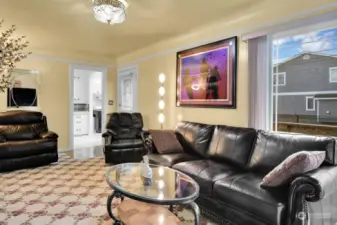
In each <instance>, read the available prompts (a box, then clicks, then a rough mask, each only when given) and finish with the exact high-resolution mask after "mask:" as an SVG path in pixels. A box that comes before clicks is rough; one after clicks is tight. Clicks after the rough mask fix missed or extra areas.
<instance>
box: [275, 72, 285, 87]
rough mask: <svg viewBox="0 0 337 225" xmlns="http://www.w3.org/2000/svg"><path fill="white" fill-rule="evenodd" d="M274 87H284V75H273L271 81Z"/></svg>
mask: <svg viewBox="0 0 337 225" xmlns="http://www.w3.org/2000/svg"><path fill="white" fill-rule="evenodd" d="M273 84H274V86H285V85H286V73H275V74H274V79H273Z"/></svg>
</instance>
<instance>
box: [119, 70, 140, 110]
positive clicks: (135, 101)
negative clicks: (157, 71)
mask: <svg viewBox="0 0 337 225" xmlns="http://www.w3.org/2000/svg"><path fill="white" fill-rule="evenodd" d="M126 71H132V72H133V73H134V74H135V77H134V82H135V84H134V90H133V92H132V93H133V110H134V111H135V112H137V111H138V65H132V66H126V67H122V68H118V70H117V93H118V95H117V110H118V112H120V111H121V110H120V106H119V100H120V98H121V89H120V88H121V87H120V83H119V82H120V76H122V73H124V72H126Z"/></svg>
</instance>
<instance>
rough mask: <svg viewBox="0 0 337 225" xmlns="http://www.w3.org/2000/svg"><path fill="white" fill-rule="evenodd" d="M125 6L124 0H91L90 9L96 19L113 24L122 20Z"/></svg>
mask: <svg viewBox="0 0 337 225" xmlns="http://www.w3.org/2000/svg"><path fill="white" fill-rule="evenodd" d="M126 8H127V3H126V2H125V0H93V8H92V11H93V13H94V15H95V18H96V19H97V20H98V21H100V22H102V23H107V24H115V23H123V22H124V20H125V10H126Z"/></svg>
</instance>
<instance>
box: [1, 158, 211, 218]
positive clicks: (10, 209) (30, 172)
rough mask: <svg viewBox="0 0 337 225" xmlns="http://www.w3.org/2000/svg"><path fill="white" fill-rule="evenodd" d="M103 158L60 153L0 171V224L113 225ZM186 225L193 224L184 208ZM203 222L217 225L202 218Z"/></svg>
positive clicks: (189, 213)
mask: <svg viewBox="0 0 337 225" xmlns="http://www.w3.org/2000/svg"><path fill="white" fill-rule="evenodd" d="M107 167H108V166H107V165H105V163H104V159H103V158H93V159H88V160H75V159H72V158H70V157H69V156H67V155H65V154H61V155H60V158H59V162H57V163H54V164H51V165H48V166H43V167H38V168H34V169H26V170H19V171H14V172H9V173H2V174H0V225H17V224H18V225H19V224H24V225H47V224H48V225H49V224H53V225H56V224H59V225H96V224H97V225H108V224H109V225H111V224H112V220H111V218H110V217H109V216H108V214H107V210H106V200H107V196H108V195H109V194H110V193H111V191H112V190H111V188H110V187H109V186H108V185H107V182H106V180H105V176H104V174H105V171H106V169H107ZM178 217H179V218H180V220H181V221H182V224H183V225H192V224H194V218H193V215H192V213H191V212H190V211H188V210H184V209H181V210H179V212H178ZM202 224H203V225H206V224H207V225H214V224H215V223H211V222H210V221H207V220H205V219H203V221H202Z"/></svg>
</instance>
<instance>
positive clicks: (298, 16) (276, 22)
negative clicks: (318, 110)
mask: <svg viewBox="0 0 337 225" xmlns="http://www.w3.org/2000/svg"><path fill="white" fill-rule="evenodd" d="M335 7H337V2H335V3H331V4H327V5H324V6H320V7H317V8H314V9H310V10H306V11H302V12H299V13H295V14H292V15H289V16H286V17H283V18H280V19H277V20H271V21H268V22H265V23H261V24H258V25H255V26H251V27H248V28H244V29H239V30H235V31H233V32H230V33H227V34H223V35H217V36H214V37H212V38H209V39H204V40H202V41H199V42H196V43H191V44H189V45H184V46H181V47H177V48H173V49H169V50H167V51H163V52H159V53H155V54H151V55H148V56H145V57H141V58H139V59H136V60H133V61H131V62H127V63H125V64H123V65H121V66H117V68H123V67H127V66H130V65H134V64H137V63H139V62H142V61H147V60H149V59H153V58H158V57H161V56H165V55H167V54H170V53H176V52H179V51H182V50H185V49H189V48H193V47H197V46H200V45H203V44H207V43H210V42H215V41H218V40H222V39H225V38H229V37H232V36H241V35H242V34H246V33H249V32H254V31H258V30H261V29H266V28H268V27H274V26H279V25H280V24H283V23H286V22H289V21H291V20H298V19H301V18H303V17H307V16H310V15H312V14H315V13H318V12H321V11H324V10H328V9H331V8H335ZM178 37H179V36H178ZM149 47H151V46H148V47H145V48H143V49H146V48H149Z"/></svg>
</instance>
